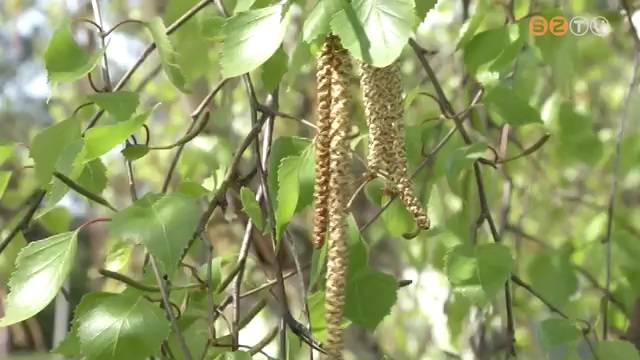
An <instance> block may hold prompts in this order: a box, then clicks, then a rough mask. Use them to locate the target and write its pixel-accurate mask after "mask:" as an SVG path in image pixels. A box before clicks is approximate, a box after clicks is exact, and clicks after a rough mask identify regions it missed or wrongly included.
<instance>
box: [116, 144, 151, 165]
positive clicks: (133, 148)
mask: <svg viewBox="0 0 640 360" xmlns="http://www.w3.org/2000/svg"><path fill="white" fill-rule="evenodd" d="M121 152H122V156H124V157H125V158H126V159H127V160H129V161H134V160H138V159H140V158H141V157H144V156H145V155H147V154H148V153H149V147H148V146H147V145H145V144H133V145H127V146H125V148H124V149H122V151H121Z"/></svg>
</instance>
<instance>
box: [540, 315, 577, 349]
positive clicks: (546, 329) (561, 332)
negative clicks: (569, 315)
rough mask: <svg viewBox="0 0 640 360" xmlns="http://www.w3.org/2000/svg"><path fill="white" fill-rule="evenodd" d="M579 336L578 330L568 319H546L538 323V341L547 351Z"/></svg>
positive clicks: (573, 340)
mask: <svg viewBox="0 0 640 360" xmlns="http://www.w3.org/2000/svg"><path fill="white" fill-rule="evenodd" d="M580 336H581V334H580V330H579V329H578V328H577V327H576V325H575V324H574V323H573V322H572V321H570V320H566V319H560V318H558V319H547V320H545V321H543V322H542V323H541V324H540V343H541V345H542V347H543V348H544V349H545V350H547V351H549V350H552V349H553V348H555V347H556V346H559V345H564V344H569V343H573V342H575V341H576V340H578V339H579V338H580Z"/></svg>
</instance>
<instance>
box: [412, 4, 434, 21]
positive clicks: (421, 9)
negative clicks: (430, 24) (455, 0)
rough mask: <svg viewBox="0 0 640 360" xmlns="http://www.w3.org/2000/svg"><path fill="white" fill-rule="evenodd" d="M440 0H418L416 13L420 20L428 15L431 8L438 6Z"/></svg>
mask: <svg viewBox="0 0 640 360" xmlns="http://www.w3.org/2000/svg"><path fill="white" fill-rule="evenodd" d="M437 2H438V0H416V14H417V15H418V19H419V21H420V22H422V21H424V19H425V18H426V17H427V13H428V12H429V10H431V9H433V8H434V7H435V6H436V3H437Z"/></svg>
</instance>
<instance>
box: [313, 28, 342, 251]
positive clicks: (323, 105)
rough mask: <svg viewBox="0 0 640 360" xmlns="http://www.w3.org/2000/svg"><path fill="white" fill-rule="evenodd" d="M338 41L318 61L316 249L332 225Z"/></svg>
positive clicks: (328, 42) (330, 40)
mask: <svg viewBox="0 0 640 360" xmlns="http://www.w3.org/2000/svg"><path fill="white" fill-rule="evenodd" d="M335 42H336V39H335V37H333V36H328V37H327V39H326V40H325V42H324V45H323V47H322V52H321V53H320V57H319V58H318V64H317V72H316V81H317V105H316V106H317V109H316V113H317V120H316V126H317V127H318V132H317V134H316V139H315V150H316V163H315V187H314V192H313V194H314V195H313V197H314V201H313V208H314V217H313V221H314V224H313V238H312V243H313V246H314V247H315V248H320V247H322V245H323V244H324V239H325V236H326V233H327V225H328V224H329V213H328V210H329V203H328V201H329V179H330V169H329V147H330V141H331V136H330V132H331V77H332V74H333V61H334V50H335Z"/></svg>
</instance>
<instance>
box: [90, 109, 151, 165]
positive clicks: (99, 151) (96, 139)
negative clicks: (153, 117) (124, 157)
mask: <svg viewBox="0 0 640 360" xmlns="http://www.w3.org/2000/svg"><path fill="white" fill-rule="evenodd" d="M149 114H150V112H144V113H142V114H139V115H136V116H134V117H133V118H132V119H131V120H127V121H123V122H119V123H116V124H113V125H106V126H100V127H93V128H91V129H89V130H87V132H86V133H85V136H84V148H83V149H82V155H81V158H82V160H83V161H84V162H85V163H86V162H89V161H91V160H93V159H97V158H99V157H100V156H102V155H104V154H106V153H108V152H109V151H110V150H111V149H113V148H114V147H116V146H118V145H119V144H122V143H123V142H125V140H127V138H129V136H131V135H132V134H133V133H134V132H135V131H136V130H138V129H139V128H140V127H142V124H144V122H145V121H147V118H148V117H149Z"/></svg>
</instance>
